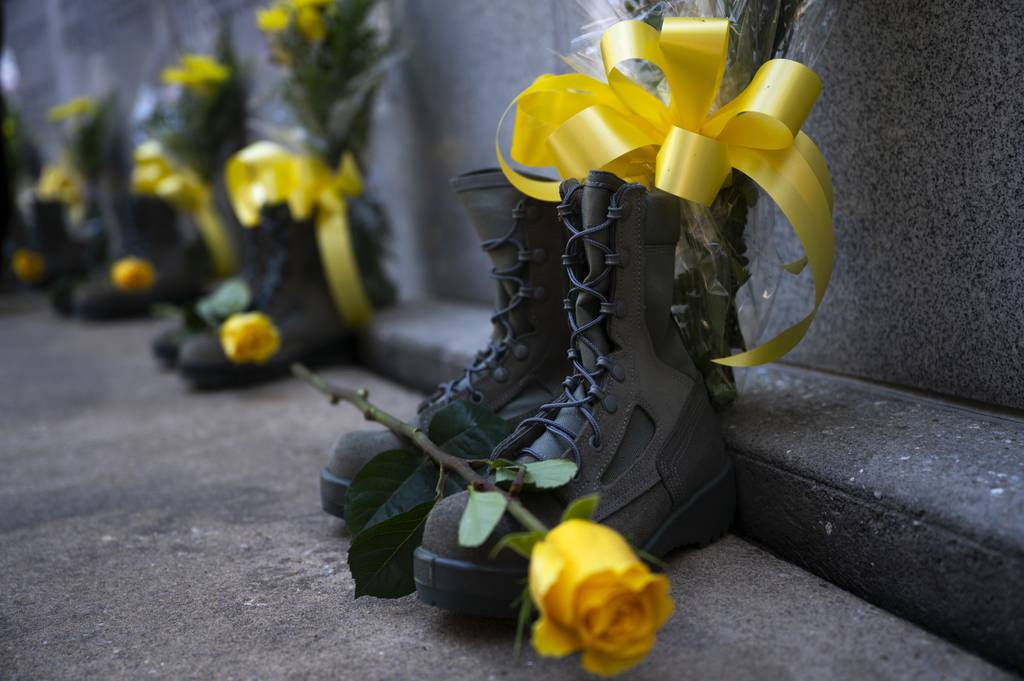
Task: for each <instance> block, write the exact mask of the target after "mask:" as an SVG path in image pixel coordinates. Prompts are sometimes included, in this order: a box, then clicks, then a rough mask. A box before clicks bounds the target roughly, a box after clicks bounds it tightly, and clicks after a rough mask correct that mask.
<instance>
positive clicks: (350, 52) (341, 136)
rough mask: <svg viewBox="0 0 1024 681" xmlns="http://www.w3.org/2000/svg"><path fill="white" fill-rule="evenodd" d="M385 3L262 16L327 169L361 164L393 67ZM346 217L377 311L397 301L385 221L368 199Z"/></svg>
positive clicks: (323, 2)
mask: <svg viewBox="0 0 1024 681" xmlns="http://www.w3.org/2000/svg"><path fill="white" fill-rule="evenodd" d="M386 5H387V3H386V2H384V1H382V0H279V1H278V2H275V3H273V4H272V5H270V6H268V7H265V8H264V9H261V10H259V11H258V12H257V15H256V19H257V23H258V25H259V28H260V30H261V31H263V33H264V35H265V36H266V38H267V41H268V43H269V46H270V55H271V60H272V61H273V62H274V63H275V64H277V65H278V66H280V67H281V68H282V69H283V70H284V72H285V78H284V80H283V83H282V97H283V99H284V101H285V103H286V104H287V105H288V106H289V108H290V109H291V111H292V113H293V114H294V118H295V121H296V122H297V123H298V125H299V126H300V127H301V129H302V133H303V134H302V142H303V145H304V146H305V147H306V151H307V152H309V153H311V154H313V155H314V156H315V157H316V158H318V159H319V160H320V161H321V162H323V163H324V164H325V165H326V166H327V167H328V168H332V169H338V168H340V167H341V166H342V162H343V160H344V159H345V157H346V156H347V155H349V154H351V156H352V157H353V159H354V160H355V161H356V165H357V166H361V163H362V162H363V161H364V156H365V151H366V145H367V142H368V139H369V132H370V114H371V110H372V106H373V101H374V96H375V94H376V91H377V87H378V85H379V84H380V82H381V80H382V78H383V76H384V73H385V70H386V69H387V68H388V66H390V65H391V64H392V63H394V59H395V53H396V42H395V39H394V36H393V35H392V34H391V32H390V31H389V30H388V28H387V21H386V17H387V15H386V9H387V7H386ZM347 203H348V219H349V227H350V231H351V238H352V245H353V250H354V251H355V255H356V260H357V262H358V263H359V271H360V275H361V277H362V281H363V285H364V286H365V288H366V292H367V294H368V296H369V298H370V301H371V303H372V304H373V305H374V307H381V306H384V305H387V304H389V303H391V302H392V301H393V300H394V296H395V290H394V286H393V285H392V283H391V282H390V281H389V279H388V277H387V275H386V274H385V272H384V269H383V265H382V263H383V259H384V256H385V245H384V244H385V241H386V238H387V234H388V226H387V220H386V218H385V216H384V213H383V211H382V210H381V207H380V206H379V205H378V204H377V203H376V202H375V201H373V200H372V199H371V198H370V197H367V196H366V195H362V196H356V197H352V198H349V199H348V201H347Z"/></svg>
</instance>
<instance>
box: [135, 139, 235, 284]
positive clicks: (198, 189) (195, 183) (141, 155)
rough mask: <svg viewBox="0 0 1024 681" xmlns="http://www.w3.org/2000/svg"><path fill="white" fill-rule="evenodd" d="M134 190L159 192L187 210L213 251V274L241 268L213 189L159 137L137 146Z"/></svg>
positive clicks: (152, 194) (180, 207) (227, 273)
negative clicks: (172, 155)
mask: <svg viewBox="0 0 1024 681" xmlns="http://www.w3.org/2000/svg"><path fill="white" fill-rule="evenodd" d="M134 156H135V167H134V168H133V169H132V190H133V191H134V192H135V193H137V194H147V195H150V196H158V197H160V198H161V199H164V200H165V201H167V202H168V203H170V204H172V205H173V206H175V207H176V208H178V209H179V210H182V211H184V212H185V213H187V214H188V215H189V216H190V217H191V218H192V220H193V221H194V222H195V224H196V228H197V229H198V230H199V235H200V237H202V239H203V242H204V243H205V244H206V248H207V250H208V251H209V253H210V259H211V261H212V263H213V271H214V274H215V275H216V276H218V277H226V276H228V275H230V274H232V273H234V272H235V271H236V270H237V269H238V257H237V255H236V254H235V247H234V244H233V243H232V242H231V237H230V236H229V235H228V232H227V229H225V227H224V224H223V223H222V222H221V221H220V218H218V217H217V211H216V209H215V208H214V206H213V192H212V191H211V190H210V187H209V185H207V184H206V183H205V182H203V180H202V178H200V177H199V175H197V174H196V173H195V172H193V171H192V170H189V169H188V168H179V167H177V166H175V164H174V163H173V162H172V161H171V159H170V158H169V157H168V156H167V154H166V153H165V152H164V150H163V148H162V147H161V146H160V144H159V143H158V142H156V141H153V140H149V141H147V142H143V143H142V144H140V145H139V146H138V147H137V148H136V149H135V154H134Z"/></svg>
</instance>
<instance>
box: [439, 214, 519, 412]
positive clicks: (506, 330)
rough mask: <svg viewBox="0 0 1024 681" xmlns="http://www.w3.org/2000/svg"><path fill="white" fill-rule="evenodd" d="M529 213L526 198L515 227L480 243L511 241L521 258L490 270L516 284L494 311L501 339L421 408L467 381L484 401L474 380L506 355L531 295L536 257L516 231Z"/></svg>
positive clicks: (474, 396) (443, 400)
mask: <svg viewBox="0 0 1024 681" xmlns="http://www.w3.org/2000/svg"><path fill="white" fill-rule="evenodd" d="M525 216H526V199H522V200H520V201H519V203H517V204H516V207H515V208H514V209H512V219H513V224H512V228H511V229H510V230H509V231H508V232H507V233H506V234H504V235H503V236H500V237H497V238H495V239H487V240H486V241H483V242H482V243H481V244H480V247H481V248H482V249H483V250H484V251H485V252H487V253H490V252H491V251H494V250H497V249H499V248H501V247H502V246H505V245H507V244H512V245H513V246H515V248H516V250H517V251H518V259H517V260H516V263H515V264H514V265H512V266H511V267H505V268H499V267H494V268H492V269H491V272H490V277H491V279H493V280H494V281H496V282H498V285H499V286H500V285H502V283H503V282H511V283H512V284H513V288H514V292H513V294H512V295H511V296H509V300H508V303H507V304H506V305H505V306H504V307H501V308H499V309H496V310H494V311H493V313H492V314H491V324H492V325H497V326H498V327H499V328H500V329H501V332H502V333H501V336H500V338H498V339H497V340H495V339H493V338H492V339H491V340H490V341H489V342H488V344H487V347H486V348H484V349H482V350H480V351H479V352H477V353H476V355H475V356H474V357H473V361H472V362H470V363H469V364H468V365H466V367H465V368H464V369H463V370H462V375H461V376H459V377H458V378H454V379H452V380H450V381H447V382H445V383H441V384H440V385H438V386H437V390H436V391H435V392H434V394H433V395H431V397H430V398H428V399H427V401H426V402H424V403H423V405H422V406H421V410H422V409H423V408H426V407H427V406H428V405H431V404H438V403H440V404H447V403H448V402H450V401H451V400H452V399H454V398H455V396H456V394H457V393H459V392H461V391H462V384H463V383H464V384H465V390H467V391H468V393H469V397H470V399H471V400H472V401H473V402H481V401H482V400H483V393H481V392H480V391H479V390H478V389H477V388H476V386H475V385H474V384H473V381H474V380H475V379H476V378H477V377H478V376H479V375H480V374H482V373H485V372H489V371H493V370H494V369H495V368H496V367H497V366H498V365H499V364H500V363H501V362H502V361H503V360H504V359H505V356H506V355H507V354H508V351H509V348H511V347H512V345H513V343H514V342H515V340H516V333H515V328H514V327H513V326H512V321H511V319H510V317H511V314H512V312H513V311H514V310H515V309H516V308H517V307H519V306H520V305H522V303H523V301H525V300H526V299H527V298H528V297H529V296H528V295H526V289H527V286H526V280H525V279H524V278H523V276H524V269H525V267H526V264H527V262H529V261H530V260H531V258H532V252H531V251H529V250H527V248H526V245H525V244H524V243H523V242H522V241H520V240H519V239H516V238H515V234H516V232H517V231H518V230H519V226H520V225H521V223H522V220H523V218H524V217H525Z"/></svg>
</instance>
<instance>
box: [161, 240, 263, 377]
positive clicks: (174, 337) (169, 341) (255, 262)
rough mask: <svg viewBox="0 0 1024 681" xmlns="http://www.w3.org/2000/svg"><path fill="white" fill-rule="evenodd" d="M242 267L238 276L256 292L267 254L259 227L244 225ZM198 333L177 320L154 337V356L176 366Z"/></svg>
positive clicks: (171, 365) (166, 364)
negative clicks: (190, 338) (180, 355)
mask: <svg viewBox="0 0 1024 681" xmlns="http://www.w3.org/2000/svg"><path fill="white" fill-rule="evenodd" d="M240 229H241V234H242V238H241V245H242V269H241V271H239V273H238V275H237V278H238V279H240V280H241V281H242V282H244V283H245V285H246V286H248V287H249V291H250V292H255V291H256V288H257V286H259V283H260V278H261V276H262V273H263V262H264V260H265V259H266V254H265V253H264V252H263V251H264V247H263V242H264V238H263V237H264V234H265V233H264V231H263V230H261V229H258V228H248V227H242V228H240ZM196 333H202V332H201V331H200V332H196V331H191V330H190V329H189V328H188V325H187V324H186V323H185V321H184V320H179V321H176V322H175V323H174V324H172V325H170V326H168V328H166V329H164V330H163V331H161V332H160V333H159V334H157V336H156V338H154V339H153V342H152V344H151V346H150V347H151V349H152V351H153V356H154V357H155V358H156V359H157V361H159V362H160V364H161V365H163V366H164V367H166V368H171V367H173V366H175V365H176V364H177V362H178V353H179V352H180V351H181V346H182V345H184V344H185V341H187V340H188V339H189V337H191V336H193V335H195V334H196Z"/></svg>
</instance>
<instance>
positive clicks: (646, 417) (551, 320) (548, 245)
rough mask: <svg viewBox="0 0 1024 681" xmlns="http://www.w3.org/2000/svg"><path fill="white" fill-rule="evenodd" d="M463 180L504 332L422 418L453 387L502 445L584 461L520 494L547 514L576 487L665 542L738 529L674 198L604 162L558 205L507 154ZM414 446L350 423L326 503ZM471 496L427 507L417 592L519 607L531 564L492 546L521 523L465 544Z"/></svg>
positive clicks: (499, 454) (498, 611)
mask: <svg viewBox="0 0 1024 681" xmlns="http://www.w3.org/2000/svg"><path fill="white" fill-rule="evenodd" d="M453 184H454V186H455V190H456V192H457V193H458V194H459V196H460V197H461V198H462V200H463V203H464V204H465V206H466V209H467V211H468V213H469V215H470V217H471V219H472V221H473V223H474V224H475V226H476V228H477V230H478V232H479V234H480V237H481V239H482V240H483V247H484V250H485V251H487V252H488V253H489V255H490V256H491V258H492V260H493V262H494V270H493V275H494V277H495V279H497V281H498V303H497V309H496V311H495V314H494V317H493V318H492V321H493V323H494V335H493V338H492V341H491V343H490V345H489V347H488V348H487V349H486V350H484V351H483V352H482V353H480V354H479V355H478V356H477V358H476V360H475V361H474V363H473V364H472V365H471V366H470V367H468V368H467V369H466V370H465V372H464V374H463V376H462V377H461V378H459V379H457V380H454V381H452V382H450V383H447V384H444V385H442V386H441V388H440V389H439V390H438V392H437V393H435V394H434V395H433V396H431V397H430V398H429V399H428V400H427V402H426V403H425V404H424V405H423V406H421V409H420V413H419V415H418V417H417V420H418V423H419V425H420V426H425V425H426V424H427V422H428V421H429V418H430V416H431V415H432V413H433V412H434V411H435V410H436V409H437V408H438V407H440V406H441V405H443V404H445V403H447V402H448V401H450V400H452V399H470V400H473V401H476V402H480V403H483V404H484V405H486V406H488V407H490V408H491V409H492V410H494V411H496V412H497V413H498V414H499V415H502V416H504V417H505V418H507V419H509V420H511V421H512V422H513V425H514V426H515V430H514V431H513V433H512V434H511V435H509V437H507V438H506V439H505V440H504V441H503V442H502V443H500V444H499V445H498V446H497V448H496V449H495V451H494V452H493V453H492V457H496V458H503V459H509V460H527V461H532V460H547V459H554V458H561V457H566V458H570V459H572V460H574V461H575V462H576V464H577V466H578V472H577V475H576V478H575V479H574V480H573V481H572V482H571V483H570V484H569V485H567V486H565V487H563V488H560V489H558V490H555V491H553V492H547V493H539V492H538V493H528V494H524V495H523V496H522V500H523V502H524V503H525V504H526V505H527V506H528V507H529V508H530V509H531V510H532V511H533V512H534V513H535V514H536V515H537V516H538V517H540V518H541V520H543V521H545V522H546V523H547V524H548V525H549V526H552V527H553V526H554V525H555V524H557V522H558V519H559V517H560V515H561V513H562V510H563V509H564V508H565V506H566V505H567V504H568V503H569V502H571V501H572V500H574V499H577V498H579V497H581V496H584V495H588V494H594V493H597V494H599V496H600V503H599V506H598V509H597V513H596V515H595V520H597V521H599V522H602V523H604V524H607V525H609V526H611V527H612V528H614V529H616V530H617V531H619V532H620V533H622V535H623V536H624V537H625V538H626V539H627V540H628V541H630V542H631V543H632V544H633V545H634V546H636V547H638V548H643V549H644V550H646V551H647V552H648V553H650V554H652V555H655V556H659V557H660V556H664V555H666V554H667V553H669V552H670V551H672V550H673V549H676V548H678V547H682V546H689V545H705V544H707V543H710V542H711V541H713V540H714V539H716V538H717V537H719V536H721V535H722V534H724V533H725V532H726V530H727V529H728V527H729V524H730V522H731V520H732V516H733V511H734V506H735V482H734V479H733V468H732V463H731V460H730V458H729V457H728V455H727V454H726V452H725V449H724V445H723V442H722V438H721V434H720V432H719V426H718V420H717V417H716V415H715V413H714V412H713V410H712V408H711V405H710V402H709V399H708V396H707V393H706V390H705V387H704V383H703V379H702V377H701V375H700V373H699V372H698V371H697V370H696V369H695V367H694V365H693V362H692V361H691V360H690V358H689V356H688V355H687V353H686V350H685V349H684V346H683V342H682V338H681V336H680V332H679V329H678V327H677V326H676V323H675V320H674V319H673V316H672V314H671V311H670V306H671V302H672V282H673V275H674V263H675V248H676V242H677V241H678V239H679V234H680V206H679V202H678V199H676V198H674V197H672V196H670V195H668V194H665V193H663V192H660V191H652V192H649V191H647V190H646V188H644V187H642V186H641V185H637V184H627V183H625V182H623V181H622V180H620V179H619V178H617V177H615V176H614V175H612V174H610V173H605V172H592V173H590V175H589V176H588V177H587V179H586V181H585V182H584V183H582V184H580V183H579V182H576V181H574V180H570V181H566V182H564V183H563V184H562V187H561V196H562V202H561V203H560V204H559V205H558V206H557V208H556V207H555V206H553V205H550V204H543V203H540V202H537V201H535V200H533V199H530V198H527V197H525V196H523V195H521V194H519V193H518V192H517V191H516V190H515V189H514V188H512V187H511V186H510V185H509V184H508V183H507V181H506V180H505V179H504V177H503V176H502V174H501V173H500V172H499V171H489V172H483V173H477V174H471V175H468V176H461V177H459V178H456V180H455V181H454V182H453ZM510 218H511V219H510ZM403 445H404V446H408V445H406V444H405V443H402V442H401V441H399V439H398V438H397V437H396V436H394V435H392V434H390V433H389V432H381V431H367V432H358V433H351V434H347V435H345V436H343V437H342V438H341V439H340V440H339V441H338V443H337V444H336V445H335V448H334V451H333V453H332V455H331V459H330V462H329V464H328V466H327V467H326V468H325V469H324V470H323V471H322V472H321V499H322V503H323V508H324V510H325V511H327V512H328V513H332V514H334V515H340V514H341V510H342V509H343V507H344V495H345V490H346V489H347V485H348V482H349V481H350V480H351V479H352V477H353V476H354V475H355V473H356V472H357V471H358V470H359V468H360V467H361V466H362V464H363V463H365V462H366V461H368V460H369V459H370V458H372V457H373V456H374V455H376V454H377V453H379V452H381V451H384V450H386V449H393V448H395V447H401V446H403ZM467 498H468V496H467V493H465V492H463V493H460V494H456V495H453V496H450V497H447V498H445V499H443V500H442V501H441V502H439V503H438V505H437V506H435V507H434V509H433V510H432V511H431V513H430V516H429V517H428V519H427V523H426V527H425V530H424V535H423V540H422V544H421V546H420V547H419V548H418V549H417V550H416V553H415V557H414V571H415V581H416V589H417V593H418V595H419V597H420V598H421V599H423V600H425V601H427V602H428V603H431V604H433V605H436V606H439V607H442V608H446V609H450V610H456V611H460V612H466V613H471V614H476V615H484V616H512V615H513V614H514V611H513V609H512V607H511V603H512V602H513V600H515V598H516V597H517V596H518V595H519V594H520V592H521V591H522V588H523V584H524V583H525V579H526V572H527V563H526V561H525V560H524V559H522V558H521V557H519V556H518V554H515V553H513V552H511V551H502V552H501V553H499V554H498V555H497V556H495V557H491V555H490V554H491V550H492V547H493V543H494V541H496V539H497V538H499V537H501V536H503V535H504V534H505V533H507V532H509V531H514V530H517V529H520V528H518V527H516V526H515V521H513V520H512V519H511V518H509V517H508V516H506V517H505V518H504V519H503V520H502V522H501V524H500V525H499V527H498V528H497V530H496V531H495V532H494V533H493V535H492V540H490V541H488V542H487V543H485V544H484V545H483V546H481V547H478V548H466V547H462V546H459V544H458V540H457V537H458V526H459V520H460V518H461V516H462V511H463V509H464V508H465V505H466V501H467Z"/></svg>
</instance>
